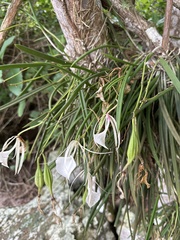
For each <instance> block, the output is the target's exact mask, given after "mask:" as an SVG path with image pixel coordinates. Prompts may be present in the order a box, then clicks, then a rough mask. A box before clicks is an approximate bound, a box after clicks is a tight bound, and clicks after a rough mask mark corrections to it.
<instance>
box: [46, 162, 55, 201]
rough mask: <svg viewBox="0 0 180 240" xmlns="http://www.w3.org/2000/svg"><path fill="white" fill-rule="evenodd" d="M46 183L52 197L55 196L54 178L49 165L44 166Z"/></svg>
mask: <svg viewBox="0 0 180 240" xmlns="http://www.w3.org/2000/svg"><path fill="white" fill-rule="evenodd" d="M44 182H45V184H46V186H47V187H48V188H49V191H50V193H51V196H53V193H52V184H53V176H52V173H51V170H50V169H49V166H48V165H47V163H45V164H44Z"/></svg>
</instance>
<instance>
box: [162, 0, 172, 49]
mask: <svg viewBox="0 0 180 240" xmlns="http://www.w3.org/2000/svg"><path fill="white" fill-rule="evenodd" d="M172 7H173V0H167V3H166V13H165V21H164V30H163V38H162V48H163V50H164V51H165V52H166V51H167V50H168V45H169V32H170V25H171V16H172Z"/></svg>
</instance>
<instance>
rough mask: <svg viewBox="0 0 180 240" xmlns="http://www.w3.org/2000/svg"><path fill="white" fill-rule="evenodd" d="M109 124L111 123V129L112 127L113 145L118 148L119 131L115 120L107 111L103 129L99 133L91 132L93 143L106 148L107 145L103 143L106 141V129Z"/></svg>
mask: <svg viewBox="0 0 180 240" xmlns="http://www.w3.org/2000/svg"><path fill="white" fill-rule="evenodd" d="M110 124H111V126H112V129H113V134H114V142H115V146H116V148H119V146H120V132H119V131H118V129H117V122H116V120H115V119H114V118H113V117H112V116H111V115H110V114H108V113H107V114H106V118H105V129H104V131H102V132H100V133H96V134H95V133H93V138H94V142H95V144H97V145H100V146H102V147H104V148H106V149H108V147H107V146H106V144H105V141H106V135H107V131H108V129H109V126H110ZM94 132H95V129H94Z"/></svg>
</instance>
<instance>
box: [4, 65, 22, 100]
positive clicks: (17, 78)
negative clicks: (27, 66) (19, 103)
mask: <svg viewBox="0 0 180 240" xmlns="http://www.w3.org/2000/svg"><path fill="white" fill-rule="evenodd" d="M6 77H7V78H9V80H8V88H9V91H11V92H12V93H14V94H15V95H16V96H19V95H20V93H21V90H22V87H23V83H22V81H23V77H22V73H21V71H20V69H19V68H14V69H10V70H9V71H8V74H7V75H6Z"/></svg>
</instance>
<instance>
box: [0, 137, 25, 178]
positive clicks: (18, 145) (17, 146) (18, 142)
mask: <svg viewBox="0 0 180 240" xmlns="http://www.w3.org/2000/svg"><path fill="white" fill-rule="evenodd" d="M13 141H15V143H14V145H13V146H12V147H11V148H10V149H9V150H6V149H7V148H8V147H9V146H10V144H11V143H12V142H13ZM14 150H15V156H16V163H15V174H17V173H19V172H20V170H21V168H22V165H23V162H24V155H25V151H26V146H25V142H24V140H23V139H22V138H21V137H20V136H12V137H11V138H9V139H8V140H7V141H6V142H5V143H4V145H3V147H2V151H1V152H0V163H1V165H3V166H5V167H9V166H8V158H9V155H10V154H11V153H12V152H13V151H14Z"/></svg>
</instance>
